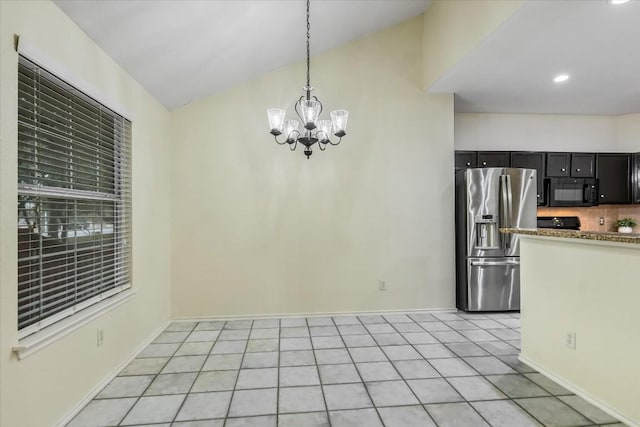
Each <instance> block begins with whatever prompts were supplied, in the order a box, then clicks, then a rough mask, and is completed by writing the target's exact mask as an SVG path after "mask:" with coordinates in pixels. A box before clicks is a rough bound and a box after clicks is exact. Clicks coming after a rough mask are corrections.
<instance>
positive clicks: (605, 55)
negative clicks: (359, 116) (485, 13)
mask: <svg viewBox="0 0 640 427" xmlns="http://www.w3.org/2000/svg"><path fill="white" fill-rule="evenodd" d="M559 73H567V74H570V75H571V78H570V79H569V80H568V81H566V82H564V83H562V84H555V83H553V81H552V79H553V77H554V76H555V75H557V74H559ZM430 91H432V92H454V93H455V94H456V104H455V105H456V111H458V112H492V113H550V114H552V113H555V114H606V115H619V114H627V113H638V112H640V1H638V0H632V1H631V2H629V3H626V4H623V5H618V6H613V5H611V4H609V3H608V2H607V1H606V0H582V1H576V0H574V1H569V0H551V1H548V0H547V1H545V0H530V1H528V2H527V3H525V4H524V6H523V7H522V8H520V9H519V10H518V11H517V12H516V13H515V14H514V15H513V16H511V17H510V18H509V19H508V20H507V21H506V22H504V23H503V24H502V25H501V26H500V27H499V28H498V29H497V30H496V31H495V32H493V33H492V34H491V35H489V36H488V37H487V38H486V39H485V40H483V41H482V42H481V43H480V44H479V46H477V47H476V48H475V49H473V51H472V52H471V53H470V54H468V55H467V56H465V57H464V58H463V59H462V60H461V61H460V62H459V63H458V64H456V65H455V66H454V67H453V69H451V70H450V71H449V72H448V73H447V74H446V75H445V76H444V77H443V78H441V79H440V80H439V81H438V82H436V84H435V85H434V86H432V87H431V88H430Z"/></svg>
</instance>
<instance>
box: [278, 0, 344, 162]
mask: <svg viewBox="0 0 640 427" xmlns="http://www.w3.org/2000/svg"><path fill="white" fill-rule="evenodd" d="M310 6H311V1H310V0H307V82H306V83H307V84H306V85H305V86H304V88H303V91H304V93H305V94H304V95H303V96H301V97H300V98H299V99H298V101H297V102H296V103H295V106H294V108H295V111H296V114H297V115H298V117H299V118H300V121H298V120H285V115H286V113H285V110H284V109H282V108H269V109H268V110H267V116H268V118H269V128H270V133H271V135H273V136H274V138H275V140H276V142H277V143H278V144H280V145H283V144H289V148H290V149H291V151H294V150H295V149H296V147H297V146H298V142H299V143H300V144H302V145H303V146H304V147H305V149H304V154H305V156H307V159H308V158H310V156H311V154H313V150H312V146H313V145H315V144H316V143H318V147H319V148H320V150H321V151H324V150H325V149H326V148H325V146H326V145H327V144H331V145H338V144H340V142H341V141H342V137H343V136H345V135H346V134H347V132H346V129H347V121H348V119H349V112H348V111H347V110H335V111H332V112H331V120H326V119H320V115H321V114H322V110H323V107H322V103H321V102H320V100H319V99H318V98H317V97H316V96H311V91H312V90H313V87H311V77H310V75H311V73H310V70H311V49H310V42H309V41H310V33H311V25H310V19H309V18H310V12H309V11H310ZM332 129H333V132H334V135H335V136H337V137H338V141H337V142H333V141H331V131H332ZM279 135H284V138H285V140H284V141H279V140H278V136H279Z"/></svg>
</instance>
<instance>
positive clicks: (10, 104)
mask: <svg viewBox="0 0 640 427" xmlns="http://www.w3.org/2000/svg"><path fill="white" fill-rule="evenodd" d="M0 19H1V20H0V55H1V58H2V59H1V61H0V91H1V94H0V95H1V97H0V98H1V105H0V107H1V108H0V143H1V145H0V146H1V152H0V235H1V237H2V240H1V244H0V260H1V261H0V425H2V426H6V427H40V426H42V427H49V426H52V425H54V424H55V423H56V422H58V421H59V420H61V419H62V417H63V416H65V414H67V413H68V412H69V411H70V410H71V409H72V408H73V407H74V406H75V405H77V404H78V403H79V402H80V401H81V400H82V399H83V398H84V397H85V396H86V395H87V394H88V393H89V392H90V391H91V390H92V389H93V388H94V387H95V386H96V385H97V384H99V383H100V382H101V381H103V380H104V379H105V378H106V377H107V376H108V375H109V374H110V373H111V372H112V371H113V370H114V369H115V368H116V367H118V366H119V365H120V364H121V363H122V362H124V361H125V360H127V359H128V358H129V357H130V356H132V355H133V353H134V352H135V351H136V349H138V348H139V346H140V345H141V344H142V343H143V342H145V341H146V340H147V339H148V338H149V337H150V336H151V335H152V334H153V332H154V331H155V330H157V329H158V328H159V327H161V326H163V325H164V324H165V323H166V321H167V320H168V318H169V265H170V263H169V258H170V240H169V235H170V233H169V228H170V222H171V214H170V207H171V205H170V198H169V186H170V184H169V180H170V176H169V173H170V166H171V165H170V162H169V124H170V121H169V114H168V112H167V111H166V110H165V109H164V108H163V107H161V106H160V105H159V104H158V103H157V102H156V101H155V100H154V99H153V98H152V97H151V96H150V95H149V94H148V93H146V92H145V91H144V90H143V89H142V88H141V86H140V85H138V84H137V83H136V82H135V81H134V80H133V79H132V78H131V77H129V76H128V75H127V74H126V73H124V72H123V71H122V70H121V69H120V68H119V67H118V66H117V65H116V64H115V63H114V62H113V60H111V59H110V58H109V57H107V56H106V55H105V54H104V53H103V52H102V51H101V50H100V49H99V48H98V47H97V46H96V45H95V44H94V43H93V42H92V41H91V40H90V39H89V38H88V37H87V36H86V35H85V34H84V33H83V32H82V31H81V30H80V29H79V28H78V27H76V26H75V25H74V24H73V23H72V22H71V21H70V20H69V18H67V16H66V15H64V14H63V13H62V12H61V11H60V10H59V9H58V8H57V7H56V6H55V5H54V4H53V3H51V2H49V1H44V2H43V1H0ZM14 34H19V35H21V36H23V37H25V38H27V39H29V40H30V42H31V43H32V44H33V45H35V46H37V48H38V49H39V50H41V51H42V52H44V53H46V54H47V56H49V57H50V58H52V59H55V60H56V62H58V63H60V64H62V65H63V66H65V67H66V68H67V69H68V70H69V71H71V72H72V73H73V74H74V75H76V76H78V77H79V78H81V79H83V80H85V81H86V82H88V83H89V84H90V85H92V86H93V87H95V88H96V89H97V90H98V91H99V92H102V93H104V94H106V95H107V96H108V97H109V98H110V99H112V100H114V101H115V102H117V103H118V104H120V105H122V106H123V107H124V108H125V109H126V110H127V111H128V112H130V113H131V116H132V119H133V149H132V151H133V241H134V246H133V287H134V288H135V289H136V290H137V294H136V295H135V296H134V297H133V299H131V300H129V301H128V302H126V303H124V304H123V305H121V306H119V307H118V308H116V309H114V310H113V311H111V312H109V313H107V314H106V315H104V316H102V317H100V318H98V319H96V320H95V321H93V322H91V323H89V324H87V325H86V326H84V327H82V328H80V329H78V330H76V331H74V332H72V333H71V334H69V335H67V336H65V337H64V338H62V339H60V340H58V341H56V342H55V343H54V344H51V345H49V346H47V347H46V348H44V349H43V350H40V351H39V352H37V353H35V354H33V355H31V356H29V357H27V358H26V359H23V360H20V361H18V360H17V359H16V356H15V355H14V354H13V352H12V346H14V345H16V344H17V343H18V337H17V331H16V329H17V320H16V318H17V313H16V307H17V301H16V298H17V290H16V281H17V278H16V265H17V259H16V248H17V233H16V224H17V212H16V200H17V193H16V182H17V179H16V177H17V172H16V164H17V161H16V155H17V142H16V141H17V126H16V123H17V117H16V114H17V61H18V56H17V54H16V53H15V51H14V46H13V35H14ZM98 328H101V329H103V330H104V344H103V345H102V346H101V347H99V348H97V346H96V330H97V329H98Z"/></svg>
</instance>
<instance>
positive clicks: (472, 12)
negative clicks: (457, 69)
mask: <svg viewBox="0 0 640 427" xmlns="http://www.w3.org/2000/svg"><path fill="white" fill-rule="evenodd" d="M523 4H524V1H523V0H509V1H504V0H473V1H469V0H434V1H433V3H431V5H430V6H429V8H428V9H427V12H426V13H425V14H424V25H425V31H424V44H423V54H424V55H423V58H422V60H423V64H424V68H423V87H424V88H425V89H429V88H430V87H431V86H432V85H433V84H434V83H436V82H437V81H438V79H439V78H441V77H442V76H443V75H444V74H445V73H446V72H447V71H448V70H449V68H451V67H453V66H454V65H456V63H457V62H458V61H460V60H461V59H462V58H463V57H464V56H465V55H466V54H468V53H469V52H471V50H472V49H473V48H474V47H476V46H477V45H478V43H479V42H481V40H483V39H484V38H485V37H486V36H488V35H489V34H491V32H493V31H494V30H495V29H496V28H498V26H500V25H501V24H502V23H503V22H504V21H505V19H507V18H508V17H509V16H511V15H512V14H513V13H514V12H515V11H516V10H518V9H519V8H520V7H521V6H522V5H523Z"/></svg>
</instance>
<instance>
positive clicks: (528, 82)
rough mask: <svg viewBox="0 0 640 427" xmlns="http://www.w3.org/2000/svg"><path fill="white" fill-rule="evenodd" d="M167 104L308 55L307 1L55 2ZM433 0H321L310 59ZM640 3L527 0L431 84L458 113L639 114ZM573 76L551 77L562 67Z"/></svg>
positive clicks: (315, 4)
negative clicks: (561, 79)
mask: <svg viewBox="0 0 640 427" xmlns="http://www.w3.org/2000/svg"><path fill="white" fill-rule="evenodd" d="M54 1H55V3H56V4H57V5H58V6H59V7H60V8H61V9H62V10H63V11H64V12H65V13H66V14H67V15H68V16H70V17H71V19H73V20H74V21H75V22H76V23H77V24H78V25H79V26H80V27H81V28H82V29H83V30H84V31H85V32H86V33H87V34H88V35H89V36H90V37H91V38H92V39H93V40H94V41H95V42H96V43H97V44H98V45H100V46H101V47H102V48H103V49H104V50H105V51H106V52H107V53H108V54H109V55H110V56H111V57H113V58H114V60H115V61H116V62H118V63H119V64H120V65H121V66H122V67H123V68H124V69H125V70H126V71H127V72H128V73H129V74H131V75H132V76H133V77H134V78H135V79H136V80H137V81H138V82H140V83H141V84H142V85H143V86H144V87H145V88H146V89H147V90H148V91H149V92H150V93H151V94H152V95H153V96H154V97H156V99H158V100H159V101H160V102H161V103H162V104H163V105H165V106H166V107H167V108H169V109H173V108H176V107H179V106H181V105H185V104H188V103H190V102H194V101H197V100H199V99H202V98H205V97H207V96H210V95H213V94H216V93H220V92H222V91H224V90H227V89H229V88H230V87H232V86H234V85H237V84H240V83H242V82H245V81H248V80H251V79H254V78H256V77H258V76H260V75H262V74H265V73H267V72H269V71H271V70H274V69H277V68H279V67H282V66H285V65H287V64H291V63H293V62H297V61H301V60H303V59H304V55H305V32H306V23H305V2H304V1H301V0H243V1H238V0H215V1H214V0H182V1H179V0H165V1H149V0H109V1H104V0H84V1H77V0H54ZM447 1H453V0H447ZM430 3H431V0H340V1H337V0H313V1H312V2H311V49H312V55H313V54H316V53H318V52H322V51H325V50H328V49H331V48H334V47H338V46H340V45H342V44H345V43H347V42H349V41H351V40H354V39H357V38H359V37H362V36H363V35H366V34H368V33H372V32H375V31H378V30H381V29H383V28H385V27H388V26H390V25H393V24H395V23H398V22H401V21H403V20H406V19H408V18H411V17H414V16H417V15H419V14H421V13H423V12H424V11H425V10H426V9H427V8H428V7H429V5H430ZM638 23H640V0H632V1H630V2H628V3H626V4H622V5H618V6H614V5H612V4H610V2H609V1H607V0H589V1H587V0H582V1H577V0H528V1H526V2H525V3H524V5H523V6H522V7H521V8H519V9H518V10H517V11H516V12H515V13H514V14H513V15H512V16H511V17H509V18H508V19H507V20H506V21H505V22H504V23H503V24H502V25H501V26H500V27H499V28H497V29H496V30H495V31H494V32H493V33H491V34H490V35H489V36H487V37H486V38H485V39H484V40H482V41H481V42H480V43H479V44H478V45H477V46H476V47H475V48H474V49H473V50H472V51H471V52H470V53H469V54H468V55H466V56H465V57H464V58H463V59H462V60H460V61H459V62H458V63H457V64H456V65H455V66H454V67H452V68H451V69H450V70H449V71H448V72H447V73H446V74H445V75H444V76H442V78H441V79H440V80H438V81H437V82H436V83H435V84H434V85H433V86H432V87H431V88H429V90H430V91H431V92H449V93H455V94H456V110H457V111H460V112H499V113H549V114H553V113H558V114H606V115H618V114H626V113H637V112H640V77H639V76H640V54H638V51H639V50H638V46H637V44H638V40H640V24H638ZM560 73H567V74H569V75H570V78H569V80H567V81H566V82H564V83H561V84H556V83H553V81H552V79H553V77H554V76H555V75H557V74H560Z"/></svg>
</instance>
